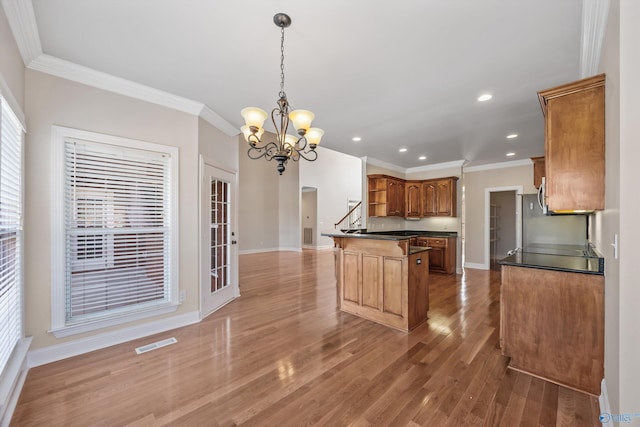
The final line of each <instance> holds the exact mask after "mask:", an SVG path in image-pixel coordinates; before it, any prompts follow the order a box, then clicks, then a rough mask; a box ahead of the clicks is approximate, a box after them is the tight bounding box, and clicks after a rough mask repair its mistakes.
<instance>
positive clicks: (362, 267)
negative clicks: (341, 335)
mask: <svg viewBox="0 0 640 427" xmlns="http://www.w3.org/2000/svg"><path fill="white" fill-rule="evenodd" d="M371 242H372V241H369V242H367V241H365V240H360V239H351V240H349V241H347V239H344V241H343V243H342V244H343V245H345V246H346V247H345V248H344V249H343V250H342V251H341V259H342V261H341V264H342V266H341V268H340V271H341V273H342V277H341V278H340V285H339V286H340V296H341V297H340V300H341V301H340V309H341V310H342V311H345V312H347V313H351V314H355V315H357V316H360V317H363V318H366V319H368V320H372V321H374V322H378V323H381V324H384V325H386V326H390V327H392V328H396V329H401V330H403V331H409V330H411V329H413V328H415V327H416V326H418V325H419V324H421V323H422V322H424V321H425V320H426V319H427V310H428V307H429V289H428V277H429V259H428V257H429V255H428V254H429V252H428V251H424V252H420V253H417V254H411V255H403V254H402V250H401V248H400V247H398V245H397V244H396V242H385V243H384V244H380V243H375V244H374V245H373V246H372V247H367V246H368V245H367V243H371ZM377 242H378V241H377ZM385 244H386V245H388V248H385Z"/></svg>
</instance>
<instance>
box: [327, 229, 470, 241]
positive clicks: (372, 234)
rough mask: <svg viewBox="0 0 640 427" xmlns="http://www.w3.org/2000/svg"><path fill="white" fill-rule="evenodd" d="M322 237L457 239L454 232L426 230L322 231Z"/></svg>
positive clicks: (456, 234)
mask: <svg viewBox="0 0 640 427" xmlns="http://www.w3.org/2000/svg"><path fill="white" fill-rule="evenodd" d="M321 234H322V235H323V236H328V237H357V238H361V239H380V240H406V239H410V238H412V237H458V233H457V232H455V231H427V230H389V231H367V230H366V229H358V230H345V231H341V230H330V231H323V232H322V233H321Z"/></svg>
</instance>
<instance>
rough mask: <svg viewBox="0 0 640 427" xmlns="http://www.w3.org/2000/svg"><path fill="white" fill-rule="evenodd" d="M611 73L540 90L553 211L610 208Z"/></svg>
mask: <svg viewBox="0 0 640 427" xmlns="http://www.w3.org/2000/svg"><path fill="white" fill-rule="evenodd" d="M604 95H605V75H604V74H600V75H597V76H594V77H590V78H587V79H583V80H579V81H577V82H573V83H569V84H565V85H562V86H558V87H555V88H552V89H548V90H545V91H541V92H538V98H539V100H540V105H541V106H542V111H543V113H544V116H545V149H544V152H545V175H544V176H545V182H546V184H545V197H546V199H545V202H546V204H547V206H548V208H549V210H550V211H555V212H558V211H573V210H587V211H591V210H599V209H604V173H605V159H604V154H605V147H604Z"/></svg>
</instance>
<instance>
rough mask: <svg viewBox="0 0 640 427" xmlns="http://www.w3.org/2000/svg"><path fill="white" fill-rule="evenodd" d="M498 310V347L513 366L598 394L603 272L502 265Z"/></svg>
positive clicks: (602, 336) (602, 357)
mask: <svg viewBox="0 0 640 427" xmlns="http://www.w3.org/2000/svg"><path fill="white" fill-rule="evenodd" d="M500 311H501V312H500V346H501V347H502V354H503V355H505V356H508V357H510V358H511V362H510V365H509V366H510V367H511V368H513V369H515V370H518V371H522V372H525V373H528V374H531V375H534V376H536V377H539V378H542V379H545V380H548V381H551V382H553V383H556V384H560V385H563V386H566V387H569V388H572V389H575V390H579V391H583V392H586V393H589V394H593V395H599V394H600V383H601V381H602V378H603V376H604V277H603V276H600V275H593V274H581V273H569V272H562V271H552V270H542V269H535V268H526V267H514V266H506V265H505V266H502V287H501V295H500Z"/></svg>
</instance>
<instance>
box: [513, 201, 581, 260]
mask: <svg viewBox="0 0 640 427" xmlns="http://www.w3.org/2000/svg"><path fill="white" fill-rule="evenodd" d="M521 197H522V249H523V251H524V252H541V251H543V250H544V248H545V247H548V248H552V247H555V246H556V245H579V246H584V245H585V244H586V242H587V239H588V217H587V215H551V216H549V215H544V214H543V213H542V209H541V208H540V205H539V204H538V195H537V194H523V195H522V196H521Z"/></svg>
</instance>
